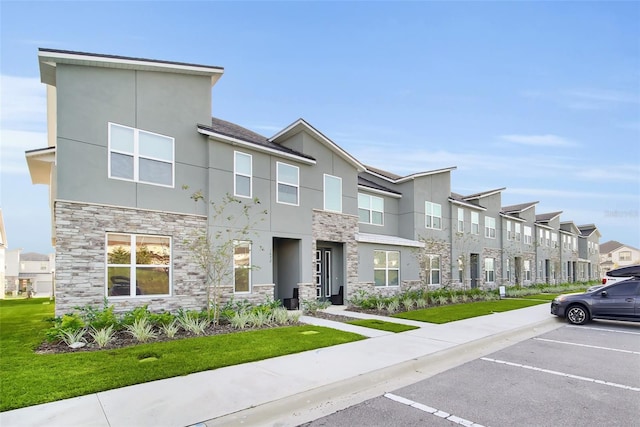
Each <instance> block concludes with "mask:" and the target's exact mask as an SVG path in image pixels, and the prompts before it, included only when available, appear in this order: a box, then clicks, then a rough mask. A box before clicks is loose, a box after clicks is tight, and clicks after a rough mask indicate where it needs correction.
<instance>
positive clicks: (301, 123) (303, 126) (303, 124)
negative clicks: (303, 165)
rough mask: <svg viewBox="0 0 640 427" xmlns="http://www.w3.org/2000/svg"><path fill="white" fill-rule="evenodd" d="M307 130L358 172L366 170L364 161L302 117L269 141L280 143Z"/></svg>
mask: <svg viewBox="0 0 640 427" xmlns="http://www.w3.org/2000/svg"><path fill="white" fill-rule="evenodd" d="M301 131H307V132H308V133H310V134H311V135H313V136H315V137H316V138H317V139H318V140H319V141H320V142H322V143H323V144H324V145H325V146H327V147H328V148H329V149H330V150H331V151H333V152H334V153H336V154H338V156H340V157H342V159H344V160H345V161H346V162H347V163H350V164H351V165H352V166H353V167H354V168H355V169H356V170H357V171H358V172H362V171H364V170H365V167H364V165H363V164H362V163H360V162H359V161H358V160H356V158H355V157H353V156H352V155H351V154H349V153H347V152H346V151H345V150H343V149H342V148H341V147H340V146H339V145H338V144H336V143H335V142H333V141H332V140H330V139H329V138H327V137H326V136H325V135H324V134H323V133H322V132H320V131H319V130H317V129H316V128H314V127H313V126H311V125H310V124H309V123H308V122H307V121H305V120H304V119H302V118H300V119H298V120H296V121H295V122H293V123H291V124H290V125H289V126H287V127H286V128H284V129H282V130H281V131H280V132H278V133H276V134H275V135H273V136H272V137H271V138H269V139H268V140H269V142H271V143H278V144H279V143H280V142H281V141H284V140H285V139H287V138H289V137H291V136H293V135H295V134H297V133H299V132H301Z"/></svg>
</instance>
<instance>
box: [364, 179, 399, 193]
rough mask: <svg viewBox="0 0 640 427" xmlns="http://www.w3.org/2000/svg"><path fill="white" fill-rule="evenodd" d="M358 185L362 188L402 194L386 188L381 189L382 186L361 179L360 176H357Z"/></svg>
mask: <svg viewBox="0 0 640 427" xmlns="http://www.w3.org/2000/svg"><path fill="white" fill-rule="evenodd" d="M358 185H362V186H363V187H369V188H373V189H375V190H380V191H386V192H388V193H393V194H402V193H400V192H398V191H395V190H391V189H389V188H387V187H383V186H382V185H379V184H376V183H375V182H373V181H369V180H368V179H366V178H363V177H361V176H360V175H358Z"/></svg>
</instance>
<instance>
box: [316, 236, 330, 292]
mask: <svg viewBox="0 0 640 427" xmlns="http://www.w3.org/2000/svg"><path fill="white" fill-rule="evenodd" d="M331 274H332V273H331V249H330V248H318V249H317V250H316V296H317V297H318V298H319V299H323V300H324V299H327V298H329V297H330V296H331Z"/></svg>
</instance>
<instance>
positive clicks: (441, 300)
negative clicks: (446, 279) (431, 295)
mask: <svg viewBox="0 0 640 427" xmlns="http://www.w3.org/2000/svg"><path fill="white" fill-rule="evenodd" d="M435 301H436V304H438V305H447V304H448V303H449V298H447V297H446V296H444V295H439V296H438V297H437V298H436V299H435Z"/></svg>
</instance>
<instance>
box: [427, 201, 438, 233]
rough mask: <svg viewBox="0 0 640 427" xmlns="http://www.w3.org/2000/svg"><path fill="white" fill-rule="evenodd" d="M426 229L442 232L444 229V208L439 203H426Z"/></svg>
mask: <svg viewBox="0 0 640 427" xmlns="http://www.w3.org/2000/svg"><path fill="white" fill-rule="evenodd" d="M424 209H425V227H427V228H434V229H436V230H440V229H441V228H442V207H441V206H440V205H439V204H438V203H431V202H424Z"/></svg>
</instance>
